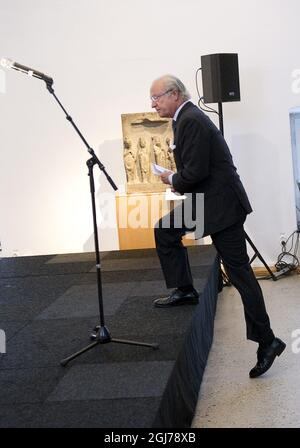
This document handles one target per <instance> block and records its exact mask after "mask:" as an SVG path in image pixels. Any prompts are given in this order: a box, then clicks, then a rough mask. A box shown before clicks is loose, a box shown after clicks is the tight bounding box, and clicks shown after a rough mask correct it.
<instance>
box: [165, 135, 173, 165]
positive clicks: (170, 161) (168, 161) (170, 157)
mask: <svg viewBox="0 0 300 448" xmlns="http://www.w3.org/2000/svg"><path fill="white" fill-rule="evenodd" d="M170 144H171V139H170V137H167V138H166V152H165V153H166V168H168V169H169V170H170V171H174V172H175V171H176V164H175V160H174V154H173V151H172V150H171V149H170Z"/></svg>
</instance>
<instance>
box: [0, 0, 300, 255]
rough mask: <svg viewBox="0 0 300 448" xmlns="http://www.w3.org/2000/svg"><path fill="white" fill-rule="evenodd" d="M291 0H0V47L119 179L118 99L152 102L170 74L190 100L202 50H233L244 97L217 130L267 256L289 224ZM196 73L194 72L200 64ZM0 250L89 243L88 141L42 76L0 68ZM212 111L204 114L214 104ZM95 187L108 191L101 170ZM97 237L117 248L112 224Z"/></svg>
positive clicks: (294, 41)
mask: <svg viewBox="0 0 300 448" xmlns="http://www.w3.org/2000/svg"><path fill="white" fill-rule="evenodd" d="M299 17H300V3H299V1H298V0H286V1H285V2H283V1H282V0H264V1H261V0H260V1H258V0H251V1H247V2H246V1H241V0H226V1H222V0H210V2H207V1H206V0H205V1H204V0H186V1H184V2H183V1H180V0H163V1H162V0H152V1H151V2H149V1H146V0H127V1H126V2H125V1H121V0H110V1H109V2H108V1H107V0H52V1H51V2H48V1H46V0H0V57H3V56H4V57H10V58H11V59H13V60H15V61H17V62H20V63H23V64H25V65H29V66H32V67H34V68H36V69H38V70H40V71H43V72H44V73H47V74H49V75H51V76H53V77H54V80H55V83H54V88H55V92H56V94H57V96H58V97H59V98H60V100H61V101H62V103H63V105H64V106H65V107H66V109H67V110H68V112H69V113H70V114H71V115H72V117H73V119H74V120H75V122H76V123H77V125H78V126H79V128H80V129H81V131H82V132H83V134H84V136H85V137H86V138H87V140H88V142H89V143H90V145H91V146H92V147H93V148H94V149H95V151H96V153H97V154H98V156H99V158H100V160H101V161H102V162H103V163H104V165H105V166H106V168H107V170H108V171H109V173H110V174H111V176H112V178H113V179H114V180H115V182H116V183H117V184H118V185H119V184H124V182H125V173H124V170H123V165H122V130H121V118H120V115H121V114H122V113H133V112H143V111H148V110H150V102H149V86H150V84H151V82H152V80H153V79H154V78H156V77H158V76H160V75H161V74H164V73H173V74H175V75H177V76H179V77H180V78H181V79H182V80H183V81H184V82H185V83H186V85H187V86H188V88H189V89H190V91H191V94H192V96H193V99H194V100H195V101H196V100H197V95H196V88H195V81H194V77H195V71H196V69H197V68H198V67H199V66H200V56H201V55H204V54H210V53H222V52H237V53H238V54H239V65H240V83H241V93H242V101H241V102H239V103H227V104H225V105H224V123H225V133H226V138H227V141H228V143H229V145H230V148H231V151H232V153H233V157H234V161H235V163H236V165H237V167H238V171H239V173H240V176H241V178H242V180H243V182H244V184H245V187H246V189H247V191H248V194H249V197H250V199H251V202H252V205H253V208H254V210H255V213H253V214H252V215H251V216H250V217H249V219H248V221H247V225H246V228H247V231H248V233H249V235H250V236H251V237H252V238H253V240H254V241H255V243H256V245H257V247H258V248H259V250H260V251H261V253H262V254H263V255H264V257H265V258H266V259H267V261H268V262H274V261H275V259H276V256H277V254H278V253H279V250H280V245H279V237H280V234H281V233H286V234H287V235H289V234H290V233H291V232H292V231H293V230H295V228H296V221H295V219H296V218H295V211H294V192H293V174H292V155H291V147H290V146H291V145H290V129H289V109H290V108H291V107H295V106H297V105H299V103H300V94H296V93H293V92H292V89H291V86H292V82H293V78H292V73H293V71H294V70H295V69H297V68H300V60H299V43H300V42H299V41H300V38H299V31H298V25H299ZM200 81H201V76H200ZM0 92H1V93H0V134H1V152H0V179H1V184H0V185H1V186H0V214H1V215H0V240H1V243H2V249H3V251H2V256H11V255H13V253H14V252H15V251H16V252H18V253H19V254H20V255H37V254H52V253H67V252H81V251H88V250H93V240H92V236H93V235H92V218H91V210H90V193H89V184H88V177H87V168H86V165H85V161H86V159H87V158H88V153H87V151H86V149H85V147H84V146H83V144H82V143H81V141H80V139H79V137H78V136H77V135H76V134H75V132H74V131H73V129H72V128H71V126H70V124H69V123H68V122H67V121H66V120H65V117H64V115H63V113H62V112H61V110H60V109H59V108H58V106H57V105H56V103H55V101H54V99H53V98H52V97H51V96H50V94H49V93H48V92H47V90H46V88H45V85H44V83H43V82H42V81H39V80H37V79H30V78H28V77H26V76H25V75H22V74H20V73H17V72H15V71H9V72H5V73H3V72H0ZM212 118H213V117H212ZM95 173H96V178H97V180H99V177H100V178H101V187H100V188H99V186H98V188H97V192H98V193H97V194H98V197H99V193H100V192H102V193H103V192H111V191H112V190H111V188H110V186H109V185H108V184H107V182H106V180H105V179H104V177H103V176H102V175H101V176H99V174H98V171H97V170H96V171H95ZM100 248H101V249H102V250H110V249H117V248H118V240H117V232H116V229H113V230H109V229H106V230H105V231H102V230H101V232H100Z"/></svg>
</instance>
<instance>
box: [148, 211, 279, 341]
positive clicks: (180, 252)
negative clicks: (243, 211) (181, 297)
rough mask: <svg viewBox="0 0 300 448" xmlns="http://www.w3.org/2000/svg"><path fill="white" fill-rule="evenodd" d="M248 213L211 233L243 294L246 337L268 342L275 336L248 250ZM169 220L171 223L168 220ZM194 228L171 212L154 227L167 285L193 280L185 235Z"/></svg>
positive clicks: (177, 285) (190, 282) (232, 281)
mask: <svg viewBox="0 0 300 448" xmlns="http://www.w3.org/2000/svg"><path fill="white" fill-rule="evenodd" d="M244 221H245V217H244V218H243V219H242V220H240V221H238V222H236V223H235V224H233V225H232V226H230V227H227V228H225V229H223V230H221V231H219V232H217V233H212V234H211V238H212V241H213V244H214V246H215V248H216V250H217V252H218V254H219V255H220V257H221V259H222V261H223V265H224V268H225V270H226V273H227V275H228V278H229V280H230V282H231V283H232V284H233V285H234V286H235V287H236V289H237V290H238V291H239V293H240V295H241V299H242V302H243V306H244V315H245V320H246V334H247V339H250V340H252V341H255V342H258V343H261V344H267V343H269V342H270V341H272V340H273V338H274V333H273V331H272V329H271V327H270V319H269V316H268V314H267V311H266V307H265V302H264V297H263V293H262V290H261V288H260V285H259V283H258V282H257V280H256V278H255V275H254V273H253V270H252V268H251V265H250V263H249V257H248V254H247V246H246V239H245V232H244V227H243V224H244ZM168 223H169V226H167V224H168ZM191 231H193V229H187V228H186V227H185V226H184V225H182V226H181V227H178V226H177V227H176V226H175V225H174V216H173V213H172V212H171V213H170V214H169V215H168V219H167V221H166V217H163V218H162V219H160V220H159V222H158V223H157V225H156V227H155V242H156V250H157V254H158V257H159V259H160V263H161V267H162V270H163V274H164V277H165V280H166V285H167V288H178V287H182V286H186V285H192V284H193V277H192V273H191V268H190V264H189V259H188V252H187V248H186V247H184V246H183V244H182V237H183V236H184V235H185V234H186V233H187V232H191Z"/></svg>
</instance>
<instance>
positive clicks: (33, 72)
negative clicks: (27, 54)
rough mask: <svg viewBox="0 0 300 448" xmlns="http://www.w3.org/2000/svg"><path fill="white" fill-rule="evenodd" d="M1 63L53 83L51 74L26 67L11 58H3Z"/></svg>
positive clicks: (48, 83) (47, 82)
mask: <svg viewBox="0 0 300 448" xmlns="http://www.w3.org/2000/svg"><path fill="white" fill-rule="evenodd" d="M0 65H1V66H2V67H4V68H12V69H13V70H17V71H18V72H22V73H25V75H28V76H33V77H34V78H38V79H42V80H43V81H45V83H46V84H47V85H49V86H51V85H52V84H53V79H52V78H50V76H47V75H44V73H41V72H39V71H37V70H34V69H33V68H29V67H26V66H25V65H21V64H18V62H13V61H11V60H10V59H6V58H2V59H1V61H0Z"/></svg>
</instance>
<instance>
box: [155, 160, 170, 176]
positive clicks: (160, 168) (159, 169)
mask: <svg viewBox="0 0 300 448" xmlns="http://www.w3.org/2000/svg"><path fill="white" fill-rule="evenodd" d="M166 171H170V170H168V169H167V168H164V167H163V166H160V165H156V163H152V173H153V174H155V175H156V176H160V175H161V174H162V173H165V172H166Z"/></svg>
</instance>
